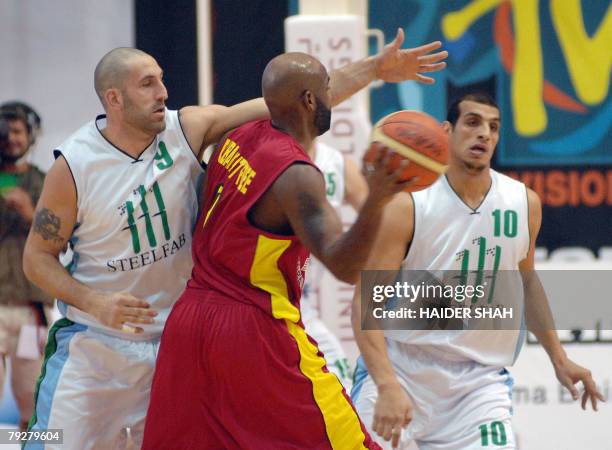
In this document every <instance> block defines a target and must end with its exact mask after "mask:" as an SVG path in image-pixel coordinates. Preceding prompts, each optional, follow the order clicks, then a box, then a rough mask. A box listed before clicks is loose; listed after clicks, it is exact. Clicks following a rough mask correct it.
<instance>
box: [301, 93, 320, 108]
mask: <svg viewBox="0 0 612 450" xmlns="http://www.w3.org/2000/svg"><path fill="white" fill-rule="evenodd" d="M302 102H303V104H304V107H305V108H306V109H307V110H308V111H314V110H316V109H317V100H316V98H315V95H314V94H313V93H312V91H310V90H308V89H306V90H305V91H304V92H302Z"/></svg>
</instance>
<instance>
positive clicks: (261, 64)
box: [212, 0, 289, 105]
mask: <svg viewBox="0 0 612 450" xmlns="http://www.w3.org/2000/svg"><path fill="white" fill-rule="evenodd" d="M288 3H289V2H288V1H287V0H250V1H232V0H214V1H213V2H212V5H213V14H212V17H213V83H214V102H215V103H219V104H222V105H233V104H235V103H239V102H242V101H245V100H249V99H251V98H255V97H260V96H261V74H262V73H263V70H264V68H265V66H266V64H267V63H268V61H269V60H270V59H272V58H273V57H274V56H276V55H278V54H279V53H282V52H283V51H284V49H285V41H284V31H283V21H284V19H285V18H286V17H287V14H288V11H289V6H288Z"/></svg>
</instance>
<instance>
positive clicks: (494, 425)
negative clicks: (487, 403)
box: [478, 421, 508, 447]
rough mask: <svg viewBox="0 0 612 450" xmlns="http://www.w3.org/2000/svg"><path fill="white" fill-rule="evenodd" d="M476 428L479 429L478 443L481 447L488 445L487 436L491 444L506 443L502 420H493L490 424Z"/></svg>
mask: <svg viewBox="0 0 612 450" xmlns="http://www.w3.org/2000/svg"><path fill="white" fill-rule="evenodd" d="M478 428H479V429H480V444H481V445H482V446H483V447H488V446H489V437H490V438H491V443H492V444H493V445H506V443H507V442H508V438H507V436H506V427H505V426H504V423H503V422H500V421H494V422H491V424H490V425H489V424H484V425H480V426H479V427H478Z"/></svg>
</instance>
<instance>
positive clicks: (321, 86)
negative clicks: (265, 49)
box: [261, 53, 328, 112]
mask: <svg viewBox="0 0 612 450" xmlns="http://www.w3.org/2000/svg"><path fill="white" fill-rule="evenodd" d="M327 82H328V75H327V71H326V70H325V67H323V65H322V64H321V63H320V62H319V60H318V59H316V58H313V57H312V56H310V55H307V54H305V53H284V54H282V55H279V56H277V57H275V58H273V59H272V60H271V61H270V62H269V63H268V65H267V66H266V68H265V70H264V73H263V76H262V80H261V89H262V93H263V97H264V100H265V101H266V104H267V105H268V108H270V110H271V112H272V109H273V108H275V107H280V108H283V109H284V108H290V107H292V106H294V105H295V104H296V103H297V101H298V100H299V98H300V96H301V95H302V94H303V93H304V91H306V90H309V91H311V92H312V93H313V94H314V95H316V96H322V95H323V94H324V92H325V90H326V89H327Z"/></svg>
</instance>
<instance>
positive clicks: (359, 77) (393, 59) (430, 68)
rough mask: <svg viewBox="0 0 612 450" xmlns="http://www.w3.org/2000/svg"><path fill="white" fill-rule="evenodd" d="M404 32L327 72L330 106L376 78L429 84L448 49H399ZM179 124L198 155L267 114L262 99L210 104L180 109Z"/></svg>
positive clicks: (434, 44) (432, 45)
mask: <svg viewBox="0 0 612 450" xmlns="http://www.w3.org/2000/svg"><path fill="white" fill-rule="evenodd" d="M403 42H404V31H403V30H402V29H401V28H400V29H398V32H397V36H396V37H395V39H394V40H393V41H392V42H391V43H389V44H388V45H386V46H385V47H384V48H383V50H382V51H381V52H380V53H379V54H377V55H375V56H370V57H368V58H364V59H361V60H359V61H357V62H354V63H351V64H348V65H346V66H344V67H342V68H340V69H336V70H333V71H332V72H331V73H330V86H331V96H332V106H336V105H338V104H340V103H342V102H343V101H344V100H346V99H347V98H349V97H350V96H351V95H353V94H355V93H356V92H357V91H359V90H360V89H363V88H364V87H366V86H367V85H368V84H369V83H371V82H372V81H374V80H376V79H380V80H383V81H388V82H394V83H395V82H399V81H405V80H415V81H419V82H421V83H427V84H431V83H433V82H434V79H433V78H431V77H428V76H424V75H422V73H427V72H437V71H439V70H442V69H443V68H444V67H446V63H444V62H442V61H443V60H444V59H446V57H447V56H448V52H446V51H442V52H438V53H431V52H432V51H434V50H436V49H438V48H440V47H441V45H442V44H441V43H440V42H439V41H436V42H432V43H429V44H426V45H423V46H421V47H416V48H411V49H401V48H400V47H401V45H402V43H403ZM180 114H181V125H182V127H183V130H184V131H185V135H186V136H187V141H188V142H189V145H190V146H191V149H192V150H193V152H194V153H195V154H196V156H198V157H201V154H202V152H203V151H204V149H206V147H208V146H209V145H212V144H214V143H216V142H218V141H219V139H220V138H221V136H222V135H223V133H225V132H226V131H227V130H230V129H232V128H235V127H238V126H240V125H242V124H243V123H245V122H249V121H251V120H257V119H265V118H267V117H269V112H268V108H267V107H266V104H265V102H264V100H263V99H262V98H257V99H254V100H249V101H246V102H243V103H238V104H236V105H234V106H229V107H228V106H222V105H209V106H187V107H185V108H182V109H181V111H180Z"/></svg>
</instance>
